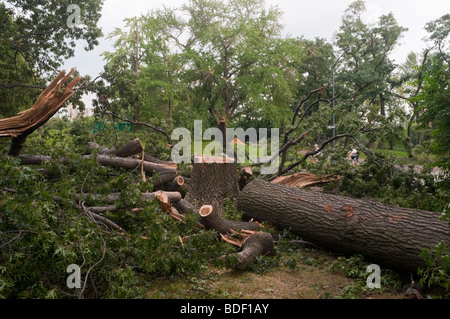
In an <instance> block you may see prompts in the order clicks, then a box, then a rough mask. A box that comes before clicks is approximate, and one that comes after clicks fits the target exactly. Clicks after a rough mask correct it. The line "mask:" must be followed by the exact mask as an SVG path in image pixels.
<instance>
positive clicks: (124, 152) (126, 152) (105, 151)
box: [88, 138, 144, 157]
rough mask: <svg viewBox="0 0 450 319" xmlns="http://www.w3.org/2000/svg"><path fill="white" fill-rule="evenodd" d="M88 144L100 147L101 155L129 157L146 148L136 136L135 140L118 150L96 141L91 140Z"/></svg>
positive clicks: (96, 147)
mask: <svg viewBox="0 0 450 319" xmlns="http://www.w3.org/2000/svg"><path fill="white" fill-rule="evenodd" d="M88 145H89V147H90V148H92V149H98V153H99V154H100V155H115V156H117V157H128V156H132V155H135V154H140V153H142V151H143V150H144V147H143V146H142V143H141V140H140V139H139V138H135V139H134V140H131V141H129V142H127V143H125V144H124V145H122V146H121V147H120V148H119V149H118V150H116V149H112V148H107V147H103V146H101V145H99V144H97V143H94V142H89V143H88Z"/></svg>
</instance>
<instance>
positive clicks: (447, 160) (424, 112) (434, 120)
mask: <svg viewBox="0 0 450 319" xmlns="http://www.w3.org/2000/svg"><path fill="white" fill-rule="evenodd" d="M425 29H426V30H427V31H428V32H429V33H430V36H429V37H428V40H429V41H431V43H432V48H434V51H433V52H432V54H431V57H430V62H429V63H428V64H426V65H424V76H423V88H422V91H421V93H420V94H418V96H417V99H416V100H415V101H417V102H418V103H419V107H418V122H419V124H420V125H421V127H422V128H431V133H432V136H433V139H434V141H433V150H434V153H435V154H436V155H437V156H438V158H437V159H438V160H437V164H438V165H440V166H441V167H443V168H445V169H447V170H449V169H450V142H449V141H450V102H449V101H450V93H449V85H450V76H449V74H450V73H449V72H450V46H449V40H450V38H449V34H450V14H446V15H444V16H442V17H441V18H439V19H437V20H434V21H431V22H429V23H428V24H427V25H426V27H425Z"/></svg>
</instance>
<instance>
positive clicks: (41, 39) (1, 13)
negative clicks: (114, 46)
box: [0, 0, 103, 115]
mask: <svg viewBox="0 0 450 319" xmlns="http://www.w3.org/2000/svg"><path fill="white" fill-rule="evenodd" d="M102 5H103V0H80V1H77V2H76V5H74V4H72V2H71V1H56V0H4V1H1V2H0V30H1V32H0V34H1V35H0V48H1V49H0V54H1V57H0V61H1V63H2V67H1V68H0V99H1V100H0V102H1V103H0V105H1V106H0V113H1V114H2V115H12V114H14V113H16V112H17V111H18V110H20V109H21V108H27V107H29V106H30V101H32V100H33V99H35V98H36V96H37V95H38V94H39V91H36V88H37V89H40V90H41V89H42V88H45V81H46V80H47V79H48V78H49V77H51V76H53V75H54V74H55V73H59V72H58V71H59V70H58V68H59V67H60V66H61V64H62V63H63V61H64V60H65V59H68V58H70V57H73V55H74V52H75V47H76V41H83V42H84V43H86V46H85V49H86V50H91V49H93V48H94V46H96V45H97V44H98V41H97V39H98V37H100V36H102V33H101V30H100V28H98V26H97V22H98V20H99V18H100V11H101V8H102ZM19 90H20V91H19ZM30 90H31V91H30Z"/></svg>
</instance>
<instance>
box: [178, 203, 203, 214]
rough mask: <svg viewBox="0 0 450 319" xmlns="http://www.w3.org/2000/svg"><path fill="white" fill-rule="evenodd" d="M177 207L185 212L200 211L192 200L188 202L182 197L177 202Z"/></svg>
mask: <svg viewBox="0 0 450 319" xmlns="http://www.w3.org/2000/svg"><path fill="white" fill-rule="evenodd" d="M177 208H178V210H179V211H180V212H181V213H183V214H188V213H190V212H194V213H196V212H198V208H196V207H195V206H194V205H192V204H191V203H190V202H188V201H187V200H185V199H181V200H180V201H179V202H178V203H177Z"/></svg>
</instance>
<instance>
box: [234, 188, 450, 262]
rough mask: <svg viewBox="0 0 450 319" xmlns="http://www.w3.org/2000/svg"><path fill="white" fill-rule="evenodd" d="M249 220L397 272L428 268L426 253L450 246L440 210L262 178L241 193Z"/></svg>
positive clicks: (241, 203) (242, 207)
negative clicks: (401, 205) (264, 222)
mask: <svg viewBox="0 0 450 319" xmlns="http://www.w3.org/2000/svg"><path fill="white" fill-rule="evenodd" d="M237 208H238V209H239V210H241V211H243V212H244V218H254V219H255V220H257V221H260V222H262V221H266V222H269V223H271V224H272V225H273V226H275V227H278V228H283V229H288V230H290V231H292V232H293V233H295V234H297V235H300V236H301V237H302V238H303V239H305V240H308V241H311V242H312V243H314V244H316V245H318V246H321V247H323V248H326V249H329V250H331V251H335V252H340V253H343V254H348V255H353V254H361V255H363V256H365V257H366V258H367V259H368V260H369V261H371V262H375V263H379V264H380V265H383V266H384V267H388V268H391V269H395V270H406V271H416V270H417V268H419V267H426V264H425V261H424V260H423V259H422V258H421V257H420V256H419V254H420V253H421V250H422V249H429V250H432V251H433V250H434V247H435V246H436V244H438V243H439V242H441V241H443V242H444V243H445V244H446V245H447V246H448V245H450V231H449V228H448V225H447V224H446V223H445V222H442V221H440V215H439V214H437V213H434V212H428V211H422V210H416V209H406V208H401V207H396V206H391V205H386V204H381V203H378V202H375V201H370V200H360V199H354V198H348V197H343V196H337V195H331V194H324V193H320V192H312V191H307V190H304V189H296V188H291V187H287V186H284V185H278V184H274V183H269V182H266V181H263V180H261V179H257V180H254V181H252V182H250V183H249V184H247V185H246V186H245V188H244V189H243V190H242V191H241V193H240V195H239V198H238V202H237Z"/></svg>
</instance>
